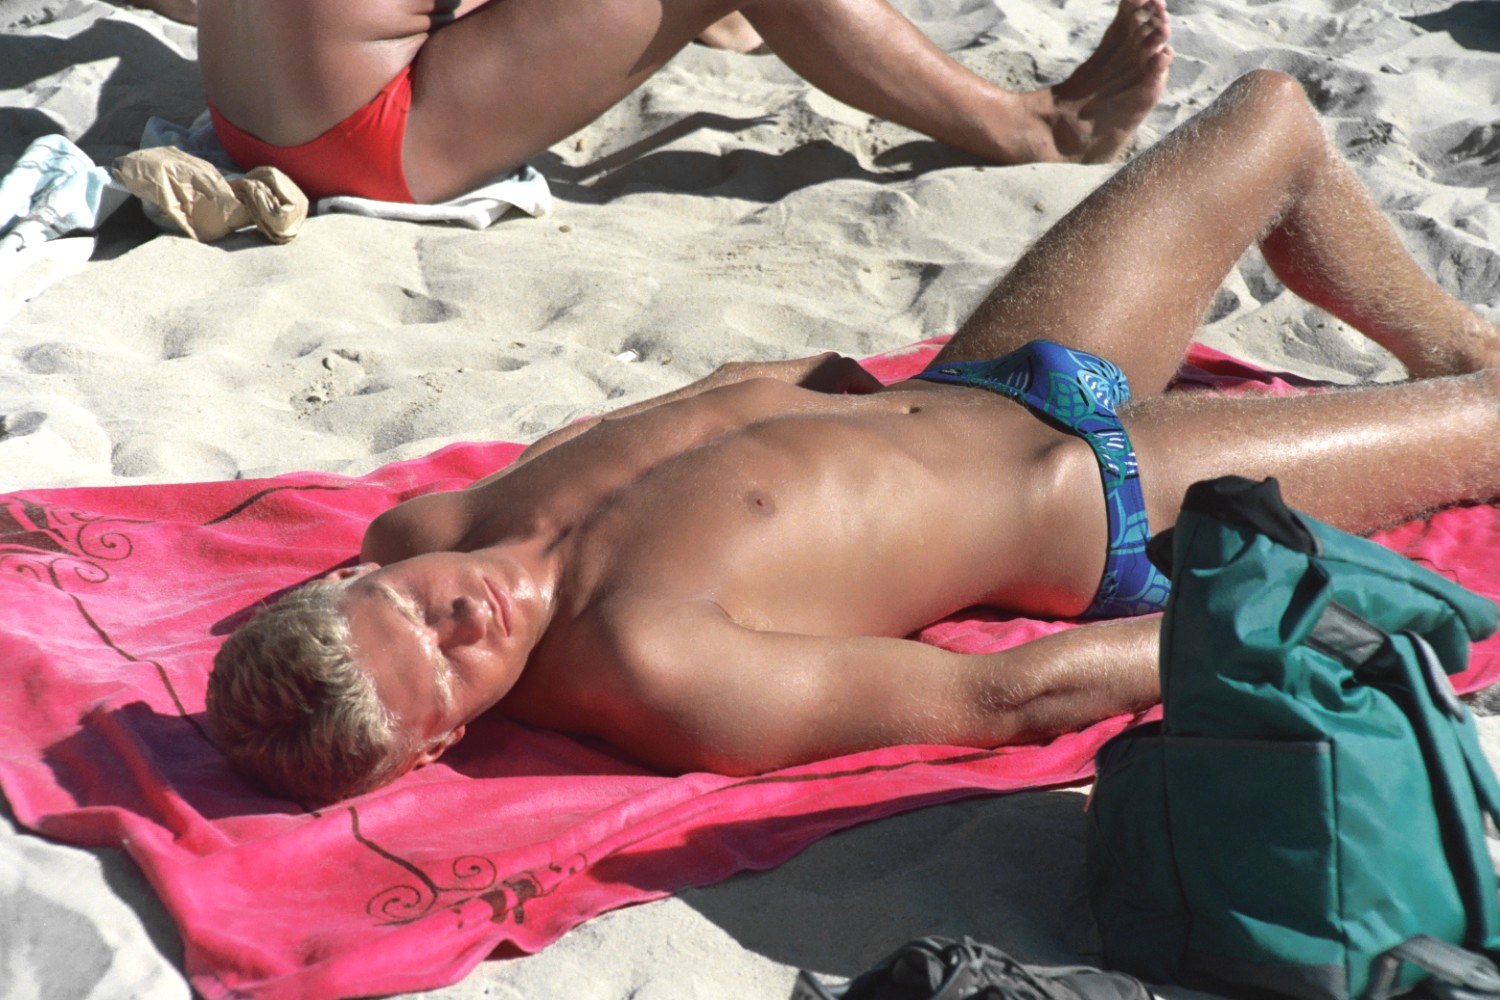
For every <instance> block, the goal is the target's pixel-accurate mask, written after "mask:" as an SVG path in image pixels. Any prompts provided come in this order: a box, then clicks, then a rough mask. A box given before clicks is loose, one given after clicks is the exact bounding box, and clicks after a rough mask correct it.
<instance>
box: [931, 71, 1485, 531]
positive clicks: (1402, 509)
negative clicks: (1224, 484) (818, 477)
mask: <svg viewBox="0 0 1500 1000" xmlns="http://www.w3.org/2000/svg"><path fill="white" fill-rule="evenodd" d="M1256 241H1259V242H1260V245H1261V248H1262V250H1263V252H1264V254H1265V256H1266V260H1267V262H1268V263H1269V264H1270V266H1271V268H1272V269H1273V270H1274V271H1275V272H1276V274H1277V275H1278V276H1280V277H1281V278H1282V280H1283V281H1285V282H1286V284H1287V286H1288V287H1289V288H1291V289H1292V290H1293V291H1295V292H1297V293H1298V294H1300V295H1302V296H1303V297H1304V298H1306V299H1308V300H1309V301H1311V302H1314V303H1316V304H1318V305H1320V306H1323V307H1324V308H1327V309H1328V310H1329V311H1331V312H1333V313H1334V314H1335V315H1337V316H1339V317H1340V318H1341V319H1344V320H1346V321H1347V322H1349V323H1350V324H1351V325H1353V326H1355V327H1356V328H1357V329H1360V330H1362V331H1363V332H1365V333H1366V334H1368V335H1369V336H1370V337H1371V338H1372V339H1374V340H1376V341H1377V342H1379V343H1381V344H1382V345H1384V346H1385V347H1386V348H1388V349H1389V350H1390V351H1391V352H1392V353H1394V354H1395V355H1396V356H1397V357H1398V358H1400V359H1401V360H1402V362H1403V363H1405V364H1406V365H1407V367H1408V368H1409V369H1411V370H1412V372H1413V374H1414V375H1417V376H1419V377H1420V376H1438V375H1459V374H1461V373H1468V372H1477V373H1476V374H1470V375H1464V376H1463V377H1453V378H1436V379H1432V380H1430V381H1424V382H1417V383H1408V384H1405V385H1400V386H1389V387H1368V388H1362V389H1356V390H1348V391H1337V392H1328V393H1323V394H1318V395H1312V396H1306V397H1301V398H1296V399H1285V398H1227V397H1221V396H1216V395H1213V394H1206V393H1197V394H1194V393H1183V394H1181V395H1175V394H1174V395H1171V396H1158V395H1155V394H1157V393H1159V392H1160V390H1161V389H1163V388H1164V387H1165V386H1166V383H1167V381H1168V380H1169V379H1170V378H1171V376H1172V374H1173V373H1174V372H1175V371H1176V369H1177V366H1178V364H1179V363H1180V361H1181V359H1182V356H1183V353H1184V351H1185V349H1186V345H1187V343H1188V341H1189V340H1191V338H1192V336H1193V334H1194V332H1195V331H1196V330H1197V328H1198V324H1199V322H1200V320H1201V318H1202V316H1203V313H1204V312H1205V311H1206V309H1207V308H1208V305H1209V303H1210V302H1211V301H1212V298H1213V294H1214V292H1215V290H1216V289H1217V288H1218V286H1219V284H1220V282H1221V281H1222V280H1223V278H1224V275H1225V274H1227V273H1228V270H1229V268H1230V267H1232V266H1233V265H1234V262H1235V261H1236V260H1237V259H1238V258H1239V256H1240V254H1241V253H1242V252H1243V251H1244V250H1245V249H1246V248H1247V247H1248V246H1249V245H1250V244H1251V243H1252V242H1256ZM1034 337H1047V338H1050V339H1053V340H1057V341H1060V342H1062V343H1066V344H1070V345H1073V346H1077V347H1080V348H1083V349H1084V350H1088V351H1092V352H1094V353H1096V354H1100V355H1103V356H1104V357H1107V358H1110V359H1111V360H1113V361H1115V362H1116V363H1117V364H1119V365H1120V366H1121V367H1122V368H1124V369H1125V371H1126V374H1127V377H1128V378H1129V379H1130V383H1131V386H1132V388H1133V390H1134V392H1135V394H1136V398H1137V402H1135V403H1133V404H1132V405H1131V406H1130V407H1129V408H1128V410H1127V412H1126V426H1127V428H1128V430H1129V431H1130V434H1131V437H1132V440H1133V442H1134V444H1135V447H1136V452H1137V456H1138V457H1139V459H1140V465H1141V470H1142V472H1141V482H1142V486H1143V488H1144V490H1145V493H1146V501H1147V513H1148V517H1149V519H1150V523H1151V525H1152V528H1153V530H1160V529H1162V528H1165V527H1168V526H1169V525H1170V524H1171V523H1172V522H1173V520H1175V518H1176V513H1177V508H1178V506H1179V505H1180V503H1181V501H1182V494H1183V491H1184V490H1185V489H1186V487H1187V486H1188V485H1189V484H1190V483H1192V482H1194V481H1195V480H1198V479H1202V478H1208V477H1211V476H1217V475H1223V474H1226V473H1237V474H1240V475H1245V476H1251V477H1255V478H1260V477H1263V476H1267V475H1275V476H1277V477H1278V478H1279V479H1280V480H1281V482H1282V486H1283V490H1284V493H1285V495H1286V497H1287V499H1288V501H1289V502H1290V503H1292V504H1293V505H1295V506H1298V507H1301V508H1302V509H1304V510H1306V511H1307V512H1308V513H1311V514H1312V515H1314V516H1315V517H1320V518H1323V519H1325V520H1328V521H1330V522H1332V523H1334V524H1336V525H1338V526H1340V527H1343V528H1346V529H1349V530H1355V531H1364V530H1368V529H1371V528H1374V527H1377V526H1379V525H1382V524H1387V523H1391V522H1393V521H1397V520H1401V519H1403V518H1406V517H1410V516H1412V515H1414V514H1417V513H1419V512H1421V511H1423V510H1426V509H1428V508H1431V507H1434V506H1438V505H1440V504H1444V503H1451V502H1454V501H1458V500H1473V499H1485V498H1489V497H1493V496H1495V495H1496V494H1497V493H1500V386H1497V379H1500V373H1497V372H1496V371H1495V370H1493V366H1495V365H1497V364H1500V331H1497V330H1496V328H1495V327H1494V326H1493V325H1492V324H1490V323H1488V322H1487V321H1485V320H1484V319H1482V318H1481V317H1479V316H1477V315H1475V314H1474V313H1473V312H1471V311H1470V310H1469V309H1467V308H1466V307H1465V306H1464V305H1463V304H1462V303H1460V302H1458V301H1457V300H1455V299H1454V298H1452V297H1451V296H1449V295H1448V294H1447V293H1446V292H1444V291H1443V290H1442V289H1441V288H1439V287H1438V286H1437V285H1436V284H1435V283H1434V282H1433V281H1432V280H1431V279H1430V278H1429V277H1428V276H1427V275H1426V274H1424V273H1423V272H1422V270H1421V269H1420V268H1419V267H1418V266H1417V264H1416V262H1415V261H1413V260H1412V258H1411V256H1410V255H1409V254H1408V253H1407V252H1406V249H1405V248H1404V247H1403V246H1402V245H1401V242H1400V240H1399V239H1398V238H1397V236H1396V234H1395V232H1394V231H1393V230H1392V229H1391V227H1390V225H1389V224H1388V223H1387V222H1386V221H1385V219H1384V218H1383V217H1382V216H1381V215H1380V213H1379V211H1378V210H1377V209H1376V207H1375V205H1374V204H1373V202H1371V200H1370V198H1369V196H1368V195H1367V194H1366V193H1365V191H1364V190H1363V189H1362V188H1361V186H1360V185H1359V182H1358V181H1357V179H1356V178H1355V177H1354V175H1353V174H1352V172H1351V171H1350V170H1349V168H1348V167H1347V166H1346V165H1345V164H1344V163H1343V162H1342V161H1341V160H1340V159H1339V158H1338V156H1337V154H1336V153H1335V151H1334V150H1333V149H1332V148H1331V146H1330V144H1329V143H1328V141H1327V139H1326V137H1325V136H1324V134H1323V131H1322V127H1321V125H1320V123H1319V122H1318V120H1317V118H1316V116H1315V115H1314V113H1313V111H1312V109H1311V108H1310V107H1309V106H1308V104H1307V101H1306V98H1305V97H1304V96H1303V94H1302V91H1301V88H1300V87H1299V86H1298V85H1297V83H1296V82H1295V81H1294V80H1292V79H1290V78H1289V77H1285V76H1282V75H1281V74H1277V73H1270V72H1265V71H1261V72H1257V73H1252V74H1250V75H1249V76H1247V77H1245V78H1244V79H1242V80H1240V81H1239V82H1237V83H1236V84H1235V85H1234V86H1233V87H1231V88H1230V90H1229V91H1228V92H1227V93H1226V94H1225V95H1224V97H1222V98H1221V99H1220V100H1219V101H1218V102H1216V103H1215V105H1214V106H1213V107H1211V108H1210V109H1208V110H1207V111H1205V112H1204V113H1203V114H1202V115H1201V116H1199V117H1198V118H1196V119H1194V120H1193V121H1191V122H1189V123H1188V124H1187V125H1185V126H1183V127H1182V128H1180V129H1178V130H1177V131H1175V132H1174V133H1173V134H1172V135H1170V136H1169V137H1168V138H1167V139H1166V140H1164V141H1163V142H1162V143H1161V144H1160V145H1158V146H1157V147H1156V148H1154V149H1153V150H1151V151H1150V152H1149V153H1147V154H1146V155H1144V156H1142V157H1141V158H1139V159H1138V160H1136V161H1135V162H1134V163H1132V164H1130V165H1129V166H1127V167H1126V168H1125V169H1123V170H1121V171H1120V173H1119V174H1117V175H1116V176H1115V177H1114V178H1113V179H1112V180H1110V181H1109V182H1108V183H1107V184H1105V185H1104V186H1103V187H1101V188H1100V189H1099V190H1098V191H1096V192H1095V193H1094V194H1092V195H1090V196H1089V198H1088V199H1086V200H1085V201H1084V202H1083V203H1082V204H1080V205H1079V206H1078V207H1077V208H1076V209H1074V211H1073V212H1072V213H1070V214H1069V215H1068V216H1067V217H1066V218H1064V219H1063V220H1062V221H1061V222H1060V223H1058V225H1057V226H1055V227H1054V228H1053V229H1052V230H1051V231H1049V232H1048V233H1047V234H1046V235H1045V236H1043V237H1042V239H1041V240H1040V241H1038V243H1037V245H1036V246H1035V247H1034V248H1032V250H1030V251H1029V252H1028V253H1027V254H1026V255H1025V256H1024V257H1023V258H1022V259H1021V260H1020V262H1019V263H1017V265H1016V267H1015V268H1014V269H1013V270H1012V271H1011V273H1010V274H1009V275H1007V276H1006V278H1005V279H1004V280H1003V281H1002V282H1001V283H1000V285H999V286H998V287H997V289H996V290H995V292H994V293H992V294H991V296H990V297H989V298H988V299H987V300H986V301H985V302H984V303H983V304H982V305H981V306H980V308H979V309H978V310H977V311H976V313H975V315H974V317H973V318H972V319H971V320H970V321H969V322H968V323H967V324H966V325H965V326H964V328H963V330H961V331H960V333H959V334H958V335H957V336H955V337H954V339H953V341H952V342H951V343H950V344H949V345H948V347H947V348H946V349H945V351H944V355H943V356H944V357H948V358H952V359H963V358H978V357H989V356H993V355H996V354H1000V353H1003V352H1005V351H1008V350H1011V349H1013V348H1014V347H1016V346H1019V345H1020V344H1021V343H1024V342H1025V341H1027V340H1030V339H1032V338H1034ZM1485 368H1490V369H1491V370H1489V371H1480V369H1485ZM1153 397H1154V398H1153Z"/></svg>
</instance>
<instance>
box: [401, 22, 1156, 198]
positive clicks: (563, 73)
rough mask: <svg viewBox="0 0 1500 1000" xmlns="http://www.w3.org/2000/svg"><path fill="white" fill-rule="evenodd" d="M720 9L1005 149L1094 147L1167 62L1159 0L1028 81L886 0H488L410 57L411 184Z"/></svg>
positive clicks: (960, 134)
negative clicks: (984, 71)
mask: <svg viewBox="0 0 1500 1000" xmlns="http://www.w3.org/2000/svg"><path fill="white" fill-rule="evenodd" d="M735 9H739V10H741V11H742V12H743V13H744V14H745V16H746V17H747V18H748V19H749V21H750V23H751V24H752V25H754V27H755V28H756V30H758V31H759V32H760V33H761V36H762V37H763V38H764V39H765V41H766V43H767V45H769V46H770V47H771V49H772V50H773V51H774V52H776V54H777V55H779V56H781V57H782V58H783V59H784V60H785V61H786V63H787V64H788V65H789V66H791V68H792V69H794V70H796V71H797V72H798V73H799V74H801V75H802V76H803V77H805V78H806V79H807V80H808V81H809V82H810V83H812V84H813V85H814V86H816V87H819V88H821V89H823V90H825V91H827V92H828V93H829V94H831V95H833V96H834V97H836V98H838V99H839V100H842V101H845V102H846V103H849V104H852V105H854V106H856V107H859V108H861V109H863V110H865V111H868V112H870V113H871V114H875V115H878V116H880V117H883V118H888V119H890V120H892V121H895V122H898V123H900V124H903V125H906V126H909V127H911V128H914V129H917V130H919V131H921V132H924V133H926V134H928V135H930V136H932V137H934V138H936V139H939V140H941V141H942V142H945V143H948V144H949V145H952V146H955V147H957V148H960V149H964V150H966V151H969V152H971V153H975V154H976V155H979V156H983V157H985V158H987V159H990V160H994V161H997V162H1005V163H1012V162H1029V161H1033V160H1057V159H1069V160H1079V161H1088V162H1097V161H1102V160H1106V159H1109V158H1110V157H1112V156H1113V155H1114V154H1115V153H1116V152H1118V151H1119V149H1120V148H1121V147H1122V146H1123V145H1124V144H1125V143H1126V142H1127V141H1128V140H1129V137H1130V135H1131V134H1132V133H1133V132H1134V131H1135V128H1136V126H1137V125H1139V124H1140V122H1141V120H1142V119H1143V118H1144V117H1145V116H1146V113H1147V112H1148V111H1150V109H1151V108H1152V106H1154V105H1155V103H1156V101H1157V100H1158V99H1159V98H1160V96H1161V92H1162V88H1163V87H1164V86H1165V84H1166V74H1167V67H1168V65H1169V63H1170V62H1171V50H1170V49H1169V48H1168V47H1167V43H1166V40H1167V35H1168V27H1167V14H1166V6H1165V2H1164V0H1119V7H1118V9H1117V11H1116V16H1115V19H1114V21H1113V22H1112V23H1111V25H1110V27H1109V28H1108V30H1107V31H1106V32H1105V35H1104V39H1103V41H1102V43H1101V45H1100V47H1099V51H1097V52H1096V53H1094V55H1093V56H1091V57H1090V58H1089V59H1088V60H1086V61H1085V62H1084V63H1083V64H1082V65H1081V66H1080V67H1079V68H1078V69H1077V71H1075V72H1074V74H1073V75H1072V76H1071V77H1069V78H1068V80H1066V81H1064V82H1063V83H1061V84H1058V85H1057V86H1056V87H1052V88H1047V89H1044V90H1041V91H1037V92H1035V93H1032V94H1017V93H1012V92H1011V91H1008V90H1005V89H1004V88H1001V87H999V86H996V85H995V84H993V83H990V82H989V81H987V80H984V79H983V78H981V77H979V76H977V75H975V74H974V73H972V72H970V71H969V70H967V69H965V68H964V67H963V66H962V65H960V64H959V63H958V62H956V61H955V60H953V59H952V58H951V57H949V56H948V55H947V54H946V53H944V52H943V51H942V50H941V49H939V48H937V46H935V45H934V44H933V43H932V42H931V41H930V40H929V39H928V38H927V37H926V36H924V35H923V34H922V33H921V32H920V31H919V30H918V29H917V28H916V27H915V26H914V25H912V23H911V22H910V21H908V20H907V19H906V18H905V17H903V16H902V15H901V14H900V13H898V12H897V11H896V10H895V9H894V8H892V7H891V6H890V5H889V4H888V3H886V0H817V2H808V0H743V2H742V0H496V2H492V3H489V4H487V5H485V6H483V7H481V8H480V9H478V10H476V11H474V12H473V13H470V14H467V15H466V16H463V17H461V18H460V19H459V20H457V21H456V22H454V23H453V24H452V25H450V26H448V27H446V28H444V29H442V30H441V31H438V32H435V33H434V34H433V35H432V36H431V38H429V39H428V40H427V42H426V44H425V45H424V46H423V47H422V50H421V52H420V54H419V55H418V56H417V58H416V61H415V63H414V64H413V66H414V77H413V86H414V92H413V104H412V111H411V118H410V121H409V123H408V128H407V133H406V154H405V159H406V168H407V176H408V180H409V182H410V185H411V188H412V192H413V193H414V194H415V195H416V196H417V197H418V198H419V199H423V200H433V199H439V198H445V197H449V196H451V195H453V194H455V193H457V192H459V191H462V190H465V189H467V188H469V187H472V186H473V185H474V184H475V183H477V182H479V181H481V180H484V179H485V178H488V177H491V176H493V175H494V174H495V173H496V172H497V171H498V170H500V169H502V168H507V167H510V166H514V165H516V164H517V163H520V162H522V161H523V160H524V159H526V158H527V157H529V156H533V155H535V154H536V153H537V152H538V151H539V150H542V149H545V148H547V147H548V146H549V145H551V144H552V143H554V142H556V141H558V140H560V139H562V138H564V137H565V136H567V135H569V134H571V133H572V132H574V131H576V130H578V129H579V128H581V127H583V126H584V125H586V124H588V123H589V122H591V121H593V120H594V119H595V118H596V117H598V116H599V115H600V114H602V113H603V112H604V111H605V110H606V109H608V108H609V107H610V106H612V105H613V104H615V103H616V102H617V101H619V100H620V99H621V98H623V97H624V96H625V95H626V94H628V93H630V91H631V90H633V89H635V87H636V86H638V85H639V84H640V83H641V82H643V81H644V80H645V79H646V78H647V77H649V76H650V75H651V74H652V73H654V72H655V71H656V70H657V69H658V68H660V66H661V65H662V64H663V63H665V62H666V61H667V60H668V59H670V58H671V57H672V56H673V55H674V54H676V53H677V52H678V51H679V50H680V49H681V48H683V46H685V45H687V44H688V43H689V42H691V41H692V40H693V38H694V37H695V36H697V35H698V34H699V33H701V32H702V31H703V30H704V29H705V28H707V27H708V26H709V25H710V24H712V23H713V22H714V21H716V20H718V19H719V18H721V17H723V16H725V15H726V14H729V13H730V12H732V11H734V10H735Z"/></svg>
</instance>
